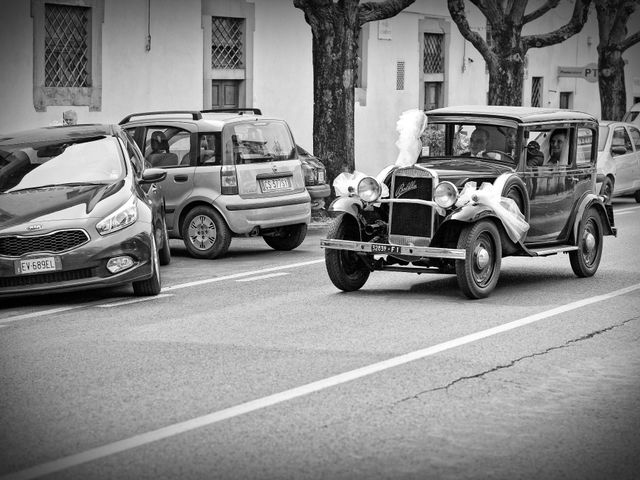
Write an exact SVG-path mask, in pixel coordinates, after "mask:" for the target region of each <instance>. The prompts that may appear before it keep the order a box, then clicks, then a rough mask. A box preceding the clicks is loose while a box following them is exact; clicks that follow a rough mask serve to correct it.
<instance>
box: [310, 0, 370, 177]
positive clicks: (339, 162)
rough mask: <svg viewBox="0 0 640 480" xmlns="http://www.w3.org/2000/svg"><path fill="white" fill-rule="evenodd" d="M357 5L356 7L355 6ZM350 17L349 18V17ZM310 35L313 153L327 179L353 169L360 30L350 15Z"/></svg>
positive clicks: (337, 19) (334, 20) (320, 26)
mask: <svg viewBox="0 0 640 480" xmlns="http://www.w3.org/2000/svg"><path fill="white" fill-rule="evenodd" d="M356 6H357V4H356ZM349 17H351V18H349ZM318 28H319V29H320V30H321V31H319V32H315V33H316V34H314V35H313V71H314V79H313V82H314V85H313V87H314V88H313V108H314V114H313V133H314V135H313V151H314V153H315V154H316V156H318V157H320V158H322V159H323V161H324V162H325V166H326V167H327V177H328V178H329V179H331V180H332V181H333V179H334V178H335V177H336V176H337V175H339V174H340V173H341V172H342V171H344V170H345V169H348V170H349V171H353V169H354V168H355V155H354V138H353V131H354V75H355V72H356V56H355V55H356V52H357V48H353V45H354V44H355V45H357V41H358V35H359V33H360V27H359V25H358V24H357V22H356V15H355V11H354V12H353V16H350V15H348V16H347V19H345V18H331V19H330V21H329V22H327V23H325V24H323V25H319V27H318Z"/></svg>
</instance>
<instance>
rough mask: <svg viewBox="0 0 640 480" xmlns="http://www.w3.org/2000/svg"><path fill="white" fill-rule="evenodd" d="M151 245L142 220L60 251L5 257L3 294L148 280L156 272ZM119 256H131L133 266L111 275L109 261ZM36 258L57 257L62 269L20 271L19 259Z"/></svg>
mask: <svg viewBox="0 0 640 480" xmlns="http://www.w3.org/2000/svg"><path fill="white" fill-rule="evenodd" d="M151 245H152V244H151V231H150V225H149V224H145V223H142V222H139V223H136V224H134V225H131V226H130V227H128V228H125V229H124V230H121V231H119V232H116V233H113V234H111V235H107V236H104V237H101V236H100V235H98V234H97V233H96V234H95V235H93V236H92V238H91V240H90V241H89V242H88V243H86V244H85V245H82V246H80V247H78V248H75V249H73V250H70V251H68V252H65V253H61V254H51V253H39V254H28V255H23V256H21V257H6V256H2V257H0V296H9V295H11V296H13V295H30V294H34V293H48V292H52V291H60V292H62V291H73V290H84V289H87V288H100V287H111V286H117V285H122V284H127V283H131V282H134V281H139V280H145V279H148V278H149V277H150V276H151V274H152V272H153V268H152V262H151V258H152V256H151ZM119 256H129V257H131V259H132V260H133V265H132V266H131V267H129V268H128V269H127V270H124V271H122V272H119V273H115V274H112V273H110V272H109V270H107V262H108V260H109V259H111V258H113V257H119ZM37 257H56V258H57V259H59V265H60V268H58V269H57V270H55V271H49V272H43V273H33V274H18V273H17V271H16V262H19V261H20V260H26V259H29V258H37Z"/></svg>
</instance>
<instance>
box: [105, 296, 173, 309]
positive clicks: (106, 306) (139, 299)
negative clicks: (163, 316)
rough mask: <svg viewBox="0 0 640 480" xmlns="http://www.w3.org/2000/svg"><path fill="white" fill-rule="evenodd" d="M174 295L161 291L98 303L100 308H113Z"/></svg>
mask: <svg viewBox="0 0 640 480" xmlns="http://www.w3.org/2000/svg"><path fill="white" fill-rule="evenodd" d="M165 297H173V293H161V294H159V295H156V296H155V297H144V298H133V299H131V300H123V301H121V302H113V303H105V304H103V305H96V307H99V308H111V307H120V306H122V305H131V304H132V303H140V302H148V301H149V300H156V299H158V298H165Z"/></svg>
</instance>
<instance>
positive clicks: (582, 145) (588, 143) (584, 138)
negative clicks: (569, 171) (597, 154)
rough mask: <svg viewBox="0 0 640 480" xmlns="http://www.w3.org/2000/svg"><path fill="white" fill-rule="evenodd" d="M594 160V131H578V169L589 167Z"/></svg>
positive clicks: (585, 129) (587, 129)
mask: <svg viewBox="0 0 640 480" xmlns="http://www.w3.org/2000/svg"><path fill="white" fill-rule="evenodd" d="M592 158H593V130H591V129H589V128H579V129H578V148H577V150H576V164H577V166H578V167H581V166H588V165H589V164H591V160H592Z"/></svg>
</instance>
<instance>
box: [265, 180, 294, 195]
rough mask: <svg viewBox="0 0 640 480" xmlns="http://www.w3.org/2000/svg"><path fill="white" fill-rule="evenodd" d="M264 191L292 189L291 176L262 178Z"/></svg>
mask: <svg viewBox="0 0 640 480" xmlns="http://www.w3.org/2000/svg"><path fill="white" fill-rule="evenodd" d="M260 188H261V189H262V193H267V192H279V191H282V190H291V177H278V178H261V179H260Z"/></svg>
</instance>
